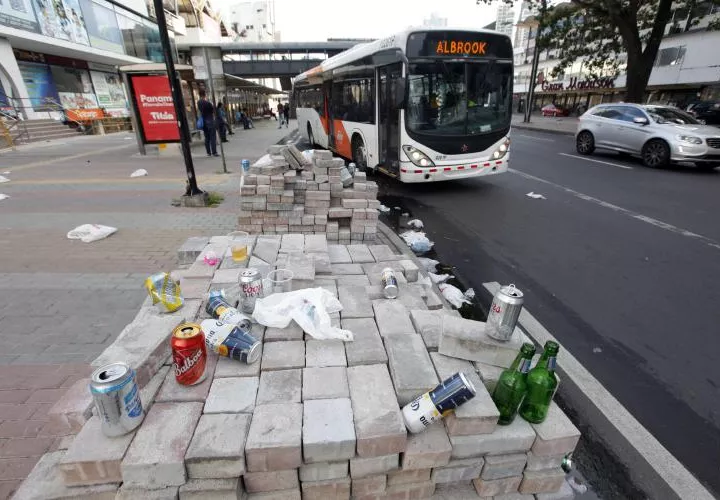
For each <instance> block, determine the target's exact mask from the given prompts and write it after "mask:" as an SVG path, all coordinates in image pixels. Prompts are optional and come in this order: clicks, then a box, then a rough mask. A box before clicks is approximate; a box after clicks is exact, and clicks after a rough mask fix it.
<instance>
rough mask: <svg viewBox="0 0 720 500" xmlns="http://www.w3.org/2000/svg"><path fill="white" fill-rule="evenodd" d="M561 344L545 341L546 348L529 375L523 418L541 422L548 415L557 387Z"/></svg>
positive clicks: (522, 411)
mask: <svg viewBox="0 0 720 500" xmlns="http://www.w3.org/2000/svg"><path fill="white" fill-rule="evenodd" d="M559 350H560V346H559V345H558V344H557V342H553V341H552V340H549V341H547V342H545V350H544V351H543V353H542V356H540V360H539V361H538V362H537V365H535V368H533V369H532V370H530V373H528V376H527V395H526V396H525V400H524V401H523V403H522V405H521V406H520V415H521V416H522V418H524V419H525V420H527V421H528V422H531V423H533V424H539V423H541V422H543V421H544V420H545V417H547V413H548V409H549V408H550V402H551V401H552V397H553V394H555V389H557V385H558V382H557V377H556V376H555V363H556V359H557V354H558V351H559Z"/></svg>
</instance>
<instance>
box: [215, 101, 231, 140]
mask: <svg viewBox="0 0 720 500" xmlns="http://www.w3.org/2000/svg"><path fill="white" fill-rule="evenodd" d="M217 128H218V133H219V134H220V140H221V141H222V142H228V140H227V114H226V113H225V105H224V104H223V102H222V101H218V103H217Z"/></svg>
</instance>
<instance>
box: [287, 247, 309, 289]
mask: <svg viewBox="0 0 720 500" xmlns="http://www.w3.org/2000/svg"><path fill="white" fill-rule="evenodd" d="M286 269H288V270H289V271H291V272H292V273H293V278H292V279H293V281H292V287H293V290H298V289H299V288H298V287H296V284H297V283H296V282H297V281H313V280H314V279H315V262H314V261H313V259H312V258H311V257H308V256H307V255H305V254H303V253H299V252H292V253H288V260H287V265H286Z"/></svg>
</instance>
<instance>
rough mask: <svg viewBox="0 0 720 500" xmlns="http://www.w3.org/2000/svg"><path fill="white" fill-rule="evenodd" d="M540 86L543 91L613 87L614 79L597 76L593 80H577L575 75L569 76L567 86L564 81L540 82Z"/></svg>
mask: <svg viewBox="0 0 720 500" xmlns="http://www.w3.org/2000/svg"><path fill="white" fill-rule="evenodd" d="M540 87H541V88H542V89H543V91H544V92H553V91H558V90H592V89H614V88H615V80H613V79H612V78H598V79H595V80H578V78H577V77H573V78H570V81H569V82H568V84H567V86H565V82H546V81H543V82H541V83H540Z"/></svg>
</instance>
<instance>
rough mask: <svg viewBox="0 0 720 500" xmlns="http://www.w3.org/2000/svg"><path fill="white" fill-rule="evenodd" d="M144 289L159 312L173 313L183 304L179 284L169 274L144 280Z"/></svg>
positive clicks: (158, 274) (161, 274)
mask: <svg viewBox="0 0 720 500" xmlns="http://www.w3.org/2000/svg"><path fill="white" fill-rule="evenodd" d="M145 288H146V289H147V291H148V295H150V298H151V299H152V303H153V305H154V306H155V308H156V309H157V310H158V311H159V312H161V313H165V312H175V311H177V310H178V309H180V308H181V307H182V306H183V304H184V303H185V299H183V296H182V291H181V290H180V283H179V282H178V281H176V280H174V279H173V278H172V276H170V274H169V273H165V272H160V273H155V274H153V275H151V276H148V277H147V278H146V279H145Z"/></svg>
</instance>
